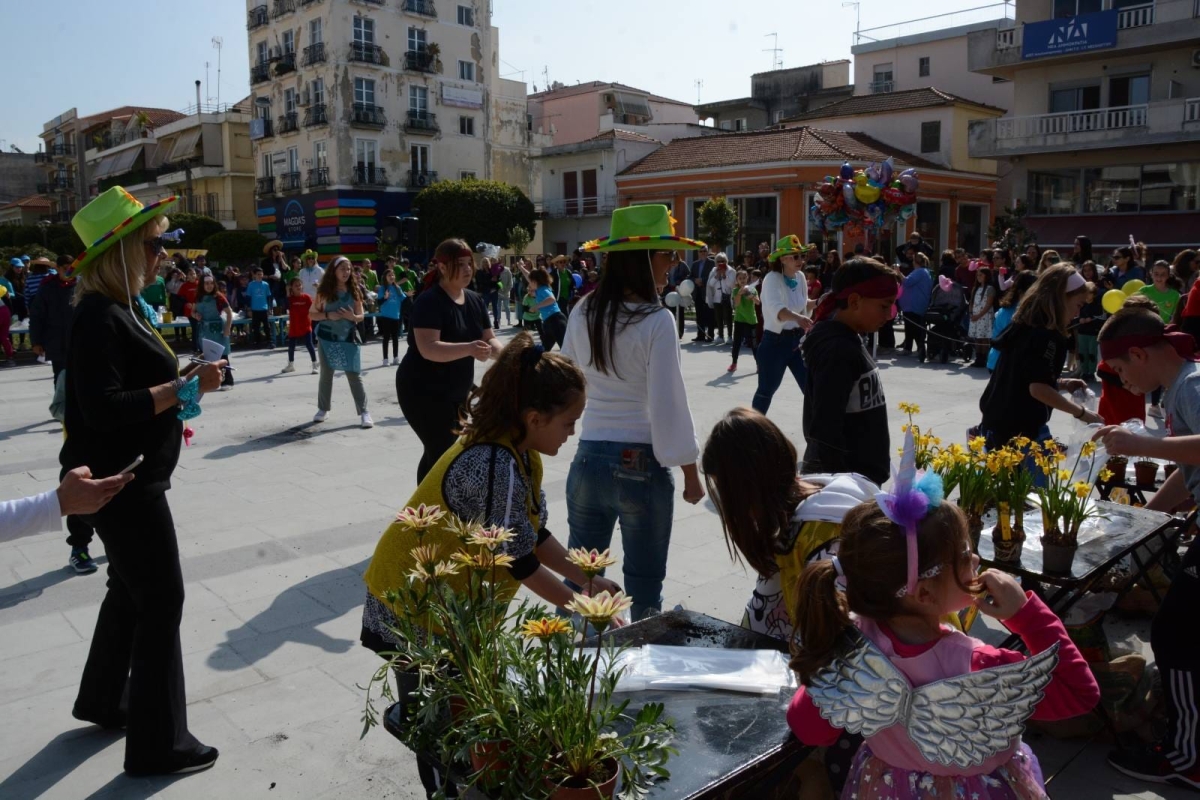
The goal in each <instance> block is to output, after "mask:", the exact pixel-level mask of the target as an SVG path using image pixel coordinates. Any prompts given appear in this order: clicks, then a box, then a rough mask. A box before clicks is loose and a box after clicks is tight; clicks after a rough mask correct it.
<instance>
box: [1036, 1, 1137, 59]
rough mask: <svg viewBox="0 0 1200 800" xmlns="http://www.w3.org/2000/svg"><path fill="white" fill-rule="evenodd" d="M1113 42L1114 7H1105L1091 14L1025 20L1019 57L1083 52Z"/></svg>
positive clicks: (1097, 48)
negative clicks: (1037, 20)
mask: <svg viewBox="0 0 1200 800" xmlns="http://www.w3.org/2000/svg"><path fill="white" fill-rule="evenodd" d="M1116 46H1117V10H1116V9H1109V10H1108V11H1097V12H1095V13H1093V14H1079V15H1078V16H1074V17H1064V18H1062V19H1050V20H1046V21H1045V22H1027V23H1025V30H1024V33H1023V36H1022V44H1021V58H1023V59H1025V58H1044V57H1046V56H1061V55H1066V54H1068V53H1086V52H1088V51H1090V50H1103V49H1105V48H1107V47H1116Z"/></svg>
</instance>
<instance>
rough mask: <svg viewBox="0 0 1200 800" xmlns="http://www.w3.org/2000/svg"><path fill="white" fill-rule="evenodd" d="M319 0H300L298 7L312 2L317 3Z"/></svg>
mask: <svg viewBox="0 0 1200 800" xmlns="http://www.w3.org/2000/svg"><path fill="white" fill-rule="evenodd" d="M319 2H321V0H300V7H301V8H303V7H304V6H311V5H312V4H313V3H319Z"/></svg>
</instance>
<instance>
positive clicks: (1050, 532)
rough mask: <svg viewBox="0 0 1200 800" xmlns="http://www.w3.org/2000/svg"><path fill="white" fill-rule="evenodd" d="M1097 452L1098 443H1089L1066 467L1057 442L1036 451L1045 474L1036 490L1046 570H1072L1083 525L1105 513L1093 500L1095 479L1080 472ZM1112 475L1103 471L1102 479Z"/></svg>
mask: <svg viewBox="0 0 1200 800" xmlns="http://www.w3.org/2000/svg"><path fill="white" fill-rule="evenodd" d="M1095 451H1096V445H1095V443H1093V442H1087V443H1085V444H1084V445H1083V447H1082V449H1081V450H1080V452H1079V454H1078V455H1076V456H1075V462H1074V463H1073V464H1072V465H1071V468H1070V469H1065V468H1064V467H1063V464H1064V463H1065V462H1066V460H1067V455H1066V453H1065V452H1063V450H1062V448H1060V447H1059V446H1058V445H1057V444H1056V443H1055V442H1053V441H1050V440H1048V441H1046V442H1044V443H1043V444H1042V446H1041V447H1040V448H1039V449H1038V450H1037V451H1036V452H1035V454H1034V460H1035V463H1036V464H1037V467H1038V469H1039V470H1040V471H1041V473H1042V475H1043V476H1044V480H1043V481H1042V482H1041V485H1039V486H1037V487H1035V489H1034V492H1035V494H1036V495H1037V499H1038V504H1039V505H1040V506H1041V510H1042V557H1043V562H1042V566H1043V568H1044V569H1045V570H1046V572H1057V573H1069V572H1070V571H1071V564H1072V563H1073V562H1074V560H1075V551H1076V550H1077V549H1078V547H1079V529H1080V527H1082V525H1083V523H1084V522H1085V521H1087V520H1088V519H1091V518H1092V517H1100V516H1103V514H1102V513H1101V511H1100V510H1099V509H1098V508H1097V507H1096V506H1095V504H1094V503H1093V502H1092V500H1091V494H1092V484H1091V482H1090V481H1089V480H1081V478H1086V477H1088V476H1087V475H1086V474H1084V475H1077V474H1076V473H1077V470H1078V468H1079V463H1080V460H1081V459H1082V458H1084V457H1088V458H1090V457H1091V456H1092V455H1093V454H1094V453H1095ZM1085 473H1086V469H1085ZM1111 477H1112V476H1111V474H1110V473H1109V472H1108V470H1107V469H1105V470H1102V471H1101V472H1100V480H1101V481H1104V482H1107V481H1108V480H1109V479H1110V478H1111Z"/></svg>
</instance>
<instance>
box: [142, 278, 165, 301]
mask: <svg viewBox="0 0 1200 800" xmlns="http://www.w3.org/2000/svg"><path fill="white" fill-rule="evenodd" d="M142 299H143V300H145V301H146V302H147V303H149V304H150V305H151V306H152V307H155V308H157V307H158V306H165V305H166V304H167V284H166V283H165V282H164V281H163V279H162V277H161V276H160V277H158V278H155V279H154V283H151V284H149V285H148V286H145V287H143V288H142Z"/></svg>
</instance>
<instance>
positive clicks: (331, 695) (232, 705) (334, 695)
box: [208, 669, 357, 740]
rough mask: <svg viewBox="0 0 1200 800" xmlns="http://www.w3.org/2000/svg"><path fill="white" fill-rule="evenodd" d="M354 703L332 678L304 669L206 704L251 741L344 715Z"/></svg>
mask: <svg viewBox="0 0 1200 800" xmlns="http://www.w3.org/2000/svg"><path fill="white" fill-rule="evenodd" d="M356 701H357V698H356V696H355V694H354V693H353V692H351V691H350V690H348V689H346V688H345V687H343V686H342V685H341V684H339V683H338V682H337V681H335V680H333V678H330V677H329V676H328V675H326V674H325V673H323V672H321V671H320V670H317V669H306V670H303V671H300V672H294V673H291V674H289V675H284V676H282V677H280V678H279V679H277V680H272V681H268V682H266V683H263V684H260V685H257V686H250V687H247V688H245V689H238V690H237V691H233V692H229V693H228V694H223V695H220V696H219V697H214V698H212V699H211V700H209V701H208V702H209V703H211V704H212V705H213V706H214V707H215V708H217V709H218V710H220V711H221V713H222V714H224V715H225V716H226V717H228V718H229V720H230V721H231V722H232V723H233V724H234V725H236V726H237V727H238V728H240V729H241V730H242V731H243V732H244V733H245V734H246V735H247V736H248V737H249V738H250V739H252V740H254V739H260V738H262V737H264V736H270V735H272V734H275V733H284V734H286V733H287V732H288V731H291V730H295V728H297V727H299V726H302V725H305V724H307V723H310V722H315V721H317V720H321V719H325V718H326V717H329V716H332V715H335V714H339V713H344V712H345V711H346V710H347V709H348V708H350V707H353V705H354V703H355V702H356ZM284 709H286V715H285V714H284V713H283V712H284Z"/></svg>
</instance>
